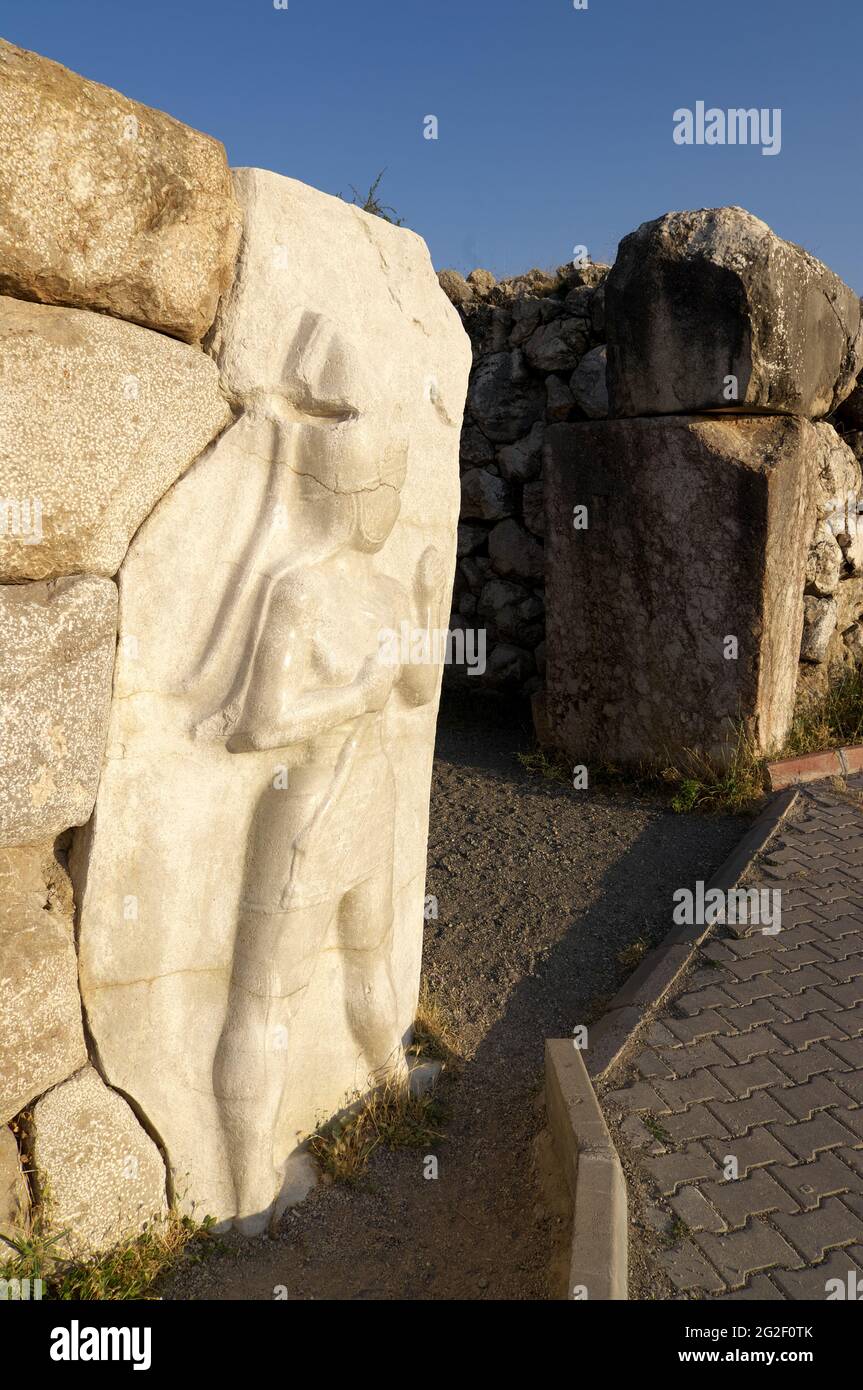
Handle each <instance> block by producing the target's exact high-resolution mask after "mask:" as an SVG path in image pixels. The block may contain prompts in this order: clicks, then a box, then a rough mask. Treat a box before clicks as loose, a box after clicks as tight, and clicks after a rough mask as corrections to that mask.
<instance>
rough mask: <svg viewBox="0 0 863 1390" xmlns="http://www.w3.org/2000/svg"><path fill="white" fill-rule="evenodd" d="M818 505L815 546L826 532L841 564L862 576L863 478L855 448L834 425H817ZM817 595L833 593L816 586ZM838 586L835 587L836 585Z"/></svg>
mask: <svg viewBox="0 0 863 1390" xmlns="http://www.w3.org/2000/svg"><path fill="white" fill-rule="evenodd" d="M817 433H818V453H817V457H816V504H817V509H818V527H817V528H816V535H815V539H814V541H813V546H814V545H816V544H817V543H818V541H819V540H820V539H821V537H822V536H823V535H824V534H825V533H826V534H828V535H830V536H832V537H833V538H834V541H835V544H836V546H838V548H839V553H840V564H841V565H843V566H846V567H847V570H848V572H849V573H850V574H851V575H859V574H863V475H861V469H860V462H859V460H858V458H857V456H856V454H855V453H854V451H853V449H851V448H850V447H849V445H848V444H847V443H846V442H845V439H844V438H843V437H842V436H840V435H838V434H837V433H836V431H835V429H834V428H833V426H832V425H828V424H826V423H822V424H820V425H818V426H817ZM815 587H816V591H817V592H818V593H826V592H833V591H832V590H829V591H828V590H825V589H824V588H823V586H822V587H818V586H817V585H816V586H815ZM834 587H835V586H834Z"/></svg>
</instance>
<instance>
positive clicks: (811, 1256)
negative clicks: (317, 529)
mask: <svg viewBox="0 0 863 1390" xmlns="http://www.w3.org/2000/svg"><path fill="white" fill-rule="evenodd" d="M773 1222H774V1225H775V1226H777V1227H778V1228H779V1230H780V1231H781V1232H782V1234H783V1235H784V1236H785V1239H786V1240H788V1241H790V1243H791V1244H792V1245H793V1246H794V1248H795V1250H799V1252H800V1254H801V1255H802V1256H803V1258H804V1259H805V1260H806V1262H807V1263H808V1264H818V1263H819V1262H820V1261H821V1260H823V1259H824V1256H825V1255H826V1254H827V1251H828V1250H830V1249H833V1248H835V1247H837V1246H841V1245H854V1244H859V1243H860V1241H861V1240H863V1221H861V1220H860V1218H859V1216H856V1215H855V1214H854V1212H853V1211H851V1209H850V1208H849V1207H848V1206H846V1204H845V1203H844V1202H843V1201H842V1200H841V1198H840V1197H827V1198H825V1200H824V1201H823V1202H822V1203H821V1205H820V1207H816V1209H815V1210H814V1211H799V1212H784V1211H780V1212H777V1213H776V1215H775V1216H774V1218H773Z"/></svg>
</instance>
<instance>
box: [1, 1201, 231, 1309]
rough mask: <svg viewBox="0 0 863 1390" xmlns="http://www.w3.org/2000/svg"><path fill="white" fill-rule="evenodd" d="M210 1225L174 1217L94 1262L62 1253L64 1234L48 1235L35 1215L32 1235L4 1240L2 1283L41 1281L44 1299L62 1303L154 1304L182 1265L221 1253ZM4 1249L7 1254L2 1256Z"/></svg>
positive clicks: (43, 1221)
mask: <svg viewBox="0 0 863 1390" xmlns="http://www.w3.org/2000/svg"><path fill="white" fill-rule="evenodd" d="M212 1224H213V1223H212V1220H211V1219H210V1218H207V1219H206V1220H204V1221H196V1220H194V1219H193V1218H192V1217H191V1216H181V1215H180V1214H179V1213H178V1212H171V1213H170V1214H169V1215H168V1216H167V1217H166V1218H165V1219H164V1220H162V1221H159V1222H153V1223H150V1224H148V1225H147V1226H146V1227H145V1229H144V1230H143V1231H142V1232H141V1234H140V1235H138V1236H135V1237H133V1238H130V1239H128V1240H124V1241H121V1242H119V1243H118V1244H117V1245H116V1246H114V1248H113V1249H112V1250H109V1251H107V1252H106V1253H104V1254H102V1255H97V1256H94V1257H92V1258H90V1259H85V1258H75V1257H72V1256H69V1255H67V1254H65V1253H63V1244H64V1240H65V1233H64V1232H62V1231H61V1232H57V1233H55V1234H53V1235H49V1234H48V1232H47V1230H46V1218H45V1216H44V1215H43V1214H41V1213H40V1214H37V1217H36V1219H35V1221H34V1223H33V1228H32V1230H31V1231H30V1234H29V1235H26V1236H24V1235H22V1236H21V1237H20V1238H18V1239H15V1240H8V1239H4V1238H3V1237H0V1279H7V1280H11V1279H19V1280H23V1279H29V1280H30V1281H31V1287H32V1284H33V1281H34V1280H36V1279H41V1281H42V1287H43V1293H42V1297H43V1298H44V1299H49V1300H61V1301H71V1302H79V1301H93V1300H96V1301H102V1300H111V1301H113V1302H120V1301H126V1300H130V1299H144V1300H147V1299H154V1298H157V1297H158V1295H157V1294H156V1293H155V1292H154V1286H155V1284H156V1282H157V1280H159V1279H160V1278H161V1277H162V1276H163V1275H165V1274H168V1273H170V1272H171V1271H172V1270H174V1269H176V1268H177V1266H178V1265H180V1264H181V1263H194V1264H197V1263H199V1262H200V1261H201V1260H203V1259H207V1258H209V1256H210V1255H211V1254H213V1253H215V1251H216V1250H217V1249H218V1248H219V1246H220V1242H219V1241H217V1240H216V1239H215V1237H214V1236H213V1234H212V1232H211V1230H210V1227H211V1226H212ZM4 1249H5V1250H6V1251H7V1252H8V1254H7V1255H6V1256H5V1257H4V1254H3V1251H4Z"/></svg>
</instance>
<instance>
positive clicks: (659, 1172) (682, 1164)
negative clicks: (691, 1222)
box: [643, 1144, 717, 1197]
mask: <svg viewBox="0 0 863 1390" xmlns="http://www.w3.org/2000/svg"><path fill="white" fill-rule="evenodd" d="M643 1166H644V1167H645V1168H646V1169H647V1170H648V1172H649V1173H651V1174H652V1175H653V1178H654V1180H655V1182H656V1183H657V1185H658V1187H659V1189H660V1191H661V1192H662V1193H663V1194H664V1195H665V1196H666V1197H670V1196H672V1195H673V1194H674V1193H675V1192H676V1191H677V1189H678V1187H682V1186H683V1185H684V1183H689V1182H695V1181H697V1179H698V1178H714V1177H716V1175H717V1163H716V1160H715V1159H714V1158H711V1156H710V1154H709V1153H707V1151H706V1150H705V1149H704V1148H702V1146H701V1145H700V1144H690V1146H689V1148H688V1149H687V1150H686V1151H685V1152H684V1153H674V1154H663V1155H662V1156H661V1157H660V1158H646V1159H645V1160H644V1164H643Z"/></svg>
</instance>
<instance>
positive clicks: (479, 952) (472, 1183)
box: [164, 694, 743, 1300]
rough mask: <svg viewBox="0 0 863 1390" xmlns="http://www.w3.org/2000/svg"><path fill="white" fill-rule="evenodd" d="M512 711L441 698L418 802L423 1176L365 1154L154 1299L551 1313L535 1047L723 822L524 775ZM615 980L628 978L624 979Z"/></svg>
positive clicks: (554, 1248)
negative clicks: (438, 1064) (468, 1302)
mask: <svg viewBox="0 0 863 1390" xmlns="http://www.w3.org/2000/svg"><path fill="white" fill-rule="evenodd" d="M530 745H531V738H530V731H529V721H528V718H527V716H526V713H525V711H524V710H523V709H515V710H513V708H512V706H511V705H506V704H503V703H499V702H497V701H494V700H492V699H490V698H488V697H480V696H477V695H473V694H472V695H471V698H470V699H465V698H464V697H461V698H459V697H453V696H451V697H449V698H448V699H447V701H446V702H445V705H444V707H443V708H442V711H441V718H440V722H439V730H438V746H437V759H436V765H435V775H434V785H433V791H432V816H431V832H430V842H429V878H428V888H427V891H428V892H429V893H433V894H434V895H435V896H436V897H437V899H438V904H439V917H438V919H437V921H434V920H432V921H430V922H429V923H428V924H427V928H426V941H425V949H424V973H425V978H426V981H427V983H428V985H429V986H430V988H431V990H432V992H433V994H434V995H435V996H436V998H437V1000H438V1002H439V1003H440V1005H441V1006H442V1008H443V1009H444V1012H445V1014H446V1015H447V1016H448V1018H449V1019H450V1020H451V1022H452V1028H453V1031H454V1033H455V1034H456V1036H457V1038H458V1041H459V1047H460V1051H461V1052H462V1054H463V1056H464V1058H465V1065H464V1067H463V1069H462V1071H461V1074H460V1075H459V1077H458V1078H457V1079H454V1080H450V1081H446V1082H445V1083H444V1093H445V1098H446V1100H447V1102H448V1105H449V1108H450V1120H449V1123H448V1127H447V1130H448V1132H447V1139H446V1141H445V1142H444V1143H442V1144H440V1145H439V1146H438V1148H437V1150H436V1152H437V1153H438V1155H439V1160H440V1166H439V1177H438V1179H437V1181H427V1180H425V1179H424V1177H423V1172H422V1166H423V1165H422V1158H423V1155H422V1154H421V1153H420V1152H419V1151H416V1150H413V1151H411V1150H402V1151H400V1152H396V1153H382V1154H380V1155H379V1156H378V1157H377V1159H376V1161H375V1162H374V1163H373V1164H372V1167H371V1170H370V1174H369V1182H368V1184H367V1186H366V1187H365V1188H364V1189H362V1190H356V1189H353V1190H351V1189H346V1188H343V1187H341V1186H338V1185H336V1186H321V1187H319V1188H318V1189H316V1191H315V1192H314V1193H313V1194H312V1195H311V1197H310V1198H309V1199H308V1200H307V1201H306V1202H305V1203H304V1204H303V1206H301V1207H299V1208H296V1209H295V1210H294V1211H293V1212H291V1213H289V1214H288V1215H287V1216H286V1218H285V1221H284V1223H283V1228H282V1231H281V1233H280V1235H279V1236H278V1237H277V1238H275V1239H269V1240H258V1241H252V1242H243V1243H240V1242H239V1241H235V1240H232V1241H231V1242H229V1250H228V1252H227V1253H226V1254H225V1255H223V1256H219V1257H218V1258H216V1259H213V1260H210V1261H207V1262H206V1263H205V1264H203V1265H201V1266H198V1267H194V1268H191V1269H189V1270H187V1271H186V1270H184V1271H183V1273H182V1275H181V1276H178V1277H175V1279H174V1280H173V1282H172V1284H171V1285H170V1287H168V1288H166V1289H165V1290H164V1295H165V1296H166V1297H171V1298H179V1299H194V1298H217V1299H270V1298H272V1297H273V1296H274V1295H273V1291H274V1289H275V1288H276V1287H277V1286H283V1287H284V1288H285V1289H286V1290H287V1293H288V1297H289V1298H293V1299H313V1298H325V1299H329V1298H334V1299H402V1298H406V1299H435V1300H437V1299H478V1298H479V1299H481V1298H497V1299H520V1300H526V1299H545V1298H549V1297H554V1296H557V1295H558V1294H559V1287H558V1282H557V1281H558V1274H559V1269H560V1262H561V1257H562V1252H563V1251H565V1247H566V1242H567V1239H568V1230H567V1219H566V1215H565V1207H564V1206H563V1204H562V1203H561V1201H560V1194H559V1192H558V1191H557V1190H556V1188H555V1184H554V1183H553V1182H551V1181H547V1180H545V1181H544V1180H543V1178H544V1177H547V1164H546V1154H545V1148H544V1145H543V1143H542V1141H540V1144H539V1147H538V1148H537V1145H536V1140H537V1135H538V1133H539V1131H540V1130H541V1129H542V1124H543V1118H542V1107H541V1104H540V1103H539V1101H538V1097H539V1096H540V1093H541V1084H542V1067H543V1041H544V1039H545V1038H546V1037H551V1036H560V1035H565V1034H568V1033H570V1032H571V1031H572V1029H573V1027H574V1026H575V1025H576V1024H577V1023H579V1022H582V1021H584V1019H585V1018H586V1017H588V1016H589V1015H591V1014H593V1013H595V1012H596V1011H597V1010H600V1009H601V1008H602V1003H603V1000H604V998H606V997H607V996H609V995H610V994H612V993H613V992H614V990H615V989H616V988H617V986H618V985H619V984H620V982H621V980H622V979H623V978H624V977H625V975H626V973H627V969H626V968H625V967H623V966H622V965H621V963H620V961H619V959H618V957H619V954H620V953H621V951H623V950H625V948H627V947H628V946H630V945H632V943H633V942H639V941H640V942H643V943H645V944H647V945H649V944H652V943H653V942H655V941H657V940H659V939H660V938H661V937H662V936H663V935H664V933H665V932H666V931H667V930H668V927H669V925H670V911H671V894H672V892H673V891H674V889H675V888H677V887H681V886H685V885H687V884H690V883H691V882H693V881H694V880H696V879H698V878H703V879H707V878H709V877H710V875H711V873H712V872H713V870H715V869H716V868H717V867H718V865H719V864H720V863H721V862H722V860H723V859H724V858H725V857H726V855H727V854H728V853H729V852H730V850H731V849H732V847H733V846H734V844H735V843H736V842H737V840H738V839H739V837H740V834H741V832H742V828H743V822H742V821H741V820H740V819H739V818H731V817H726V818H719V817H711V818H705V817H698V816H679V815H674V814H673V813H672V812H670V811H669V809H668V807H667V806H666V805H665V804H664V803H660V802H657V801H655V800H652V799H650V798H647V797H633V796H631V795H624V794H622V793H615V794H609V793H607V792H602V791H579V792H576V791H573V790H571V789H570V788H569V787H567V786H564V785H560V784H557V783H552V782H544V781H543V780H542V779H540V778H537V777H535V776H531V775H530V774H528V773H527V772H525V771H524V769H523V768H522V767H521V765H520V764H519V762H518V760H517V757H516V754H517V752H518V751H519V750H526V749H528V748H529V747H530ZM630 968H631V966H630Z"/></svg>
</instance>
